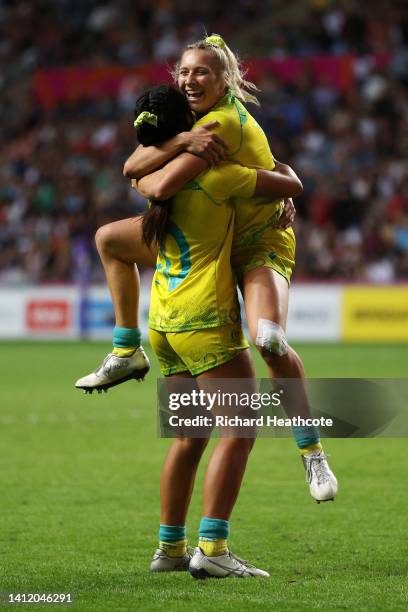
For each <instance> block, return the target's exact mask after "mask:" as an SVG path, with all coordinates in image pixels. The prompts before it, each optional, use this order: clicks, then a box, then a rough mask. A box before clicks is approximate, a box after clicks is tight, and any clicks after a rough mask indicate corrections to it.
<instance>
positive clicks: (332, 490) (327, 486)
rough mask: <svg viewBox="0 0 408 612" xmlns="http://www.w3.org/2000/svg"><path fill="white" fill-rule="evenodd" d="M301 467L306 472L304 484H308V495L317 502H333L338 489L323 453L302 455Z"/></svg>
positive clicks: (315, 452)
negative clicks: (302, 466)
mask: <svg viewBox="0 0 408 612" xmlns="http://www.w3.org/2000/svg"><path fill="white" fill-rule="evenodd" d="M302 461H303V465H304V467H305V470H306V482H307V483H308V484H309V490H310V495H311V496H312V497H313V499H315V500H316V501H317V503H318V504H320V502H325V501H330V500H331V501H333V500H334V498H335V496H336V494H337V489H338V484H337V480H336V477H335V475H334V474H333V472H332V471H331V469H330V467H329V464H328V463H327V457H326V455H325V454H324V452H323V451H321V450H319V451H313V452H312V453H308V454H307V455H302Z"/></svg>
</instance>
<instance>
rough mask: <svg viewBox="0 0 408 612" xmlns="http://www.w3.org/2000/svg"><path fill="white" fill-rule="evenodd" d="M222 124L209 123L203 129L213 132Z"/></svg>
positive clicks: (216, 122)
mask: <svg viewBox="0 0 408 612" xmlns="http://www.w3.org/2000/svg"><path fill="white" fill-rule="evenodd" d="M219 125H220V124H219V123H218V121H209V122H208V123H204V124H203V125H202V126H201V127H203V128H204V129H205V130H212V129H214V128H216V127H218V126H219Z"/></svg>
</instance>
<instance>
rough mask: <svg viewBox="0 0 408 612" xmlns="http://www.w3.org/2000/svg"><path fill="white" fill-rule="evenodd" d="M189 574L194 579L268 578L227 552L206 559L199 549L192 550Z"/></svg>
mask: <svg viewBox="0 0 408 612" xmlns="http://www.w3.org/2000/svg"><path fill="white" fill-rule="evenodd" d="M189 569H190V574H191V575H192V576H193V577H194V578H201V579H203V578H254V577H263V578H268V577H269V574H268V572H265V571H264V570H261V569H258V568H257V567H255V566H254V565H250V564H249V563H248V562H247V561H244V560H243V559H240V558H239V557H236V556H235V555H234V554H232V552H230V551H229V550H227V552H226V553H225V554H223V555H219V556H217V557H207V556H206V555H205V554H204V553H203V551H202V550H201V548H200V547H197V548H196V549H195V550H194V555H193V557H192V559H191V561H190V568H189Z"/></svg>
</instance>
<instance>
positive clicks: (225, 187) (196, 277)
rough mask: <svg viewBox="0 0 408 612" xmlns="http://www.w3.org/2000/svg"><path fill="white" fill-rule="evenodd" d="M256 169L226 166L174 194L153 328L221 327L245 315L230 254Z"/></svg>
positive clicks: (156, 278)
mask: <svg viewBox="0 0 408 612" xmlns="http://www.w3.org/2000/svg"><path fill="white" fill-rule="evenodd" d="M255 185H256V171H255V170H250V169H248V168H244V167H242V166H239V165H238V164H236V165H234V164H223V165H222V166H220V167H218V168H213V169H210V170H207V171H205V172H204V173H203V174H201V175H200V176H199V177H197V178H196V179H195V180H193V181H190V182H189V183H187V184H186V185H185V186H184V187H183V189H182V190H181V191H180V192H179V193H178V194H176V196H174V198H173V201H172V212H171V219H170V223H169V225H168V232H167V235H166V240H165V244H164V246H163V248H161V249H160V250H159V256H158V262H157V267H156V272H155V276H154V279H153V285H152V300H151V309H150V326H151V327H152V328H153V329H159V330H163V331H183V330H188V329H202V328H205V327H217V326H221V325H226V324H228V323H231V322H236V321H237V317H238V318H239V314H238V312H237V309H238V305H237V299H236V289H235V278H234V275H233V272H232V270H231V264H230V255H231V244H232V236H233V226H234V208H233V206H232V204H231V202H230V200H229V198H230V197H233V196H235V195H237V194H239V195H247V196H248V197H250V196H251V194H253V192H254V190H255Z"/></svg>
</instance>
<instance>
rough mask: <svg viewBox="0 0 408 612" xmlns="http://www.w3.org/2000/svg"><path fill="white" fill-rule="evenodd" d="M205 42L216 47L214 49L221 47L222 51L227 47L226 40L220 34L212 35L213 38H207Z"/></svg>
mask: <svg viewBox="0 0 408 612" xmlns="http://www.w3.org/2000/svg"><path fill="white" fill-rule="evenodd" d="M205 42H206V43H208V44H209V45H214V47H220V49H225V47H226V44H225V42H224V39H223V38H222V37H221V36H220V35H219V34H211V36H207V38H206V39H205Z"/></svg>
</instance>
